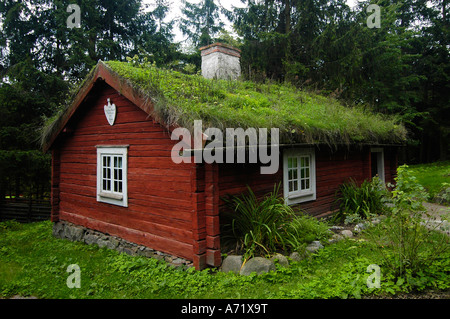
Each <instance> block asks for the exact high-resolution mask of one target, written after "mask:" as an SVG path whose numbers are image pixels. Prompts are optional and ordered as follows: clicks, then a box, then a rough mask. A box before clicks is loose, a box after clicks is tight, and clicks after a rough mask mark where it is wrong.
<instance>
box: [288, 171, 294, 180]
mask: <svg viewBox="0 0 450 319" xmlns="http://www.w3.org/2000/svg"><path fill="white" fill-rule="evenodd" d="M293 175H294V171H293V170H291V169H290V170H288V178H289V180H292V178H293V177H292V176H293Z"/></svg>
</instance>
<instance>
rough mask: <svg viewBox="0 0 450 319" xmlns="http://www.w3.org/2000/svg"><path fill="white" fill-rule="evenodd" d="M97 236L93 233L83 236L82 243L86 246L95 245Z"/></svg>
mask: <svg viewBox="0 0 450 319" xmlns="http://www.w3.org/2000/svg"><path fill="white" fill-rule="evenodd" d="M97 241H98V236H97V235H95V234H93V233H87V234H85V235H84V242H85V243H86V244H88V245H92V244H96V243H97Z"/></svg>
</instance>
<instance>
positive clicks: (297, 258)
mask: <svg viewBox="0 0 450 319" xmlns="http://www.w3.org/2000/svg"><path fill="white" fill-rule="evenodd" d="M289 258H291V260H292V261H300V260H302V259H303V258H302V256H301V255H300V254H299V253H298V252H296V251H294V252H293V253H292V254H290V255H289Z"/></svg>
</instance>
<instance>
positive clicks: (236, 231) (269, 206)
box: [225, 185, 294, 256]
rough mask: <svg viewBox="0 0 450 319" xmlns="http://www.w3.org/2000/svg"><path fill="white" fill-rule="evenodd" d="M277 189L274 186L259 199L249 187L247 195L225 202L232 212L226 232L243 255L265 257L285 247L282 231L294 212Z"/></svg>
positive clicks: (277, 186) (233, 197) (278, 186)
mask: <svg viewBox="0 0 450 319" xmlns="http://www.w3.org/2000/svg"><path fill="white" fill-rule="evenodd" d="M279 188H280V185H275V187H274V190H273V192H271V193H269V194H268V195H266V196H265V197H264V198H263V199H262V200H258V198H257V197H256V195H255V193H254V192H253V191H252V190H251V188H250V187H248V192H247V193H246V194H242V195H240V196H232V197H231V199H225V201H226V202H227V203H228V205H229V206H230V208H232V209H233V211H234V214H233V216H232V220H231V224H230V225H229V228H228V229H229V230H231V233H232V235H233V237H234V239H235V240H236V241H237V243H238V245H239V246H240V248H243V249H244V250H245V255H246V256H253V255H255V254H258V255H268V254H270V253H271V252H274V251H276V250H277V249H279V248H285V245H286V241H285V236H284V231H283V228H285V227H286V224H287V222H288V221H289V219H290V218H292V216H293V214H294V213H293V211H292V209H291V208H290V207H289V206H287V205H285V203H284V200H283V198H282V197H280V196H279ZM228 232H229V231H228Z"/></svg>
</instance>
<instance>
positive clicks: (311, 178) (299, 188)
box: [283, 148, 316, 205]
mask: <svg viewBox="0 0 450 319" xmlns="http://www.w3.org/2000/svg"><path fill="white" fill-rule="evenodd" d="M283 189H284V198H285V201H286V203H287V204H288V205H292V204H298V203H302V202H306V201H310V200H315V199H316V158H315V152H314V149H313V148H305V149H289V150H285V151H284V152H283Z"/></svg>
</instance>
